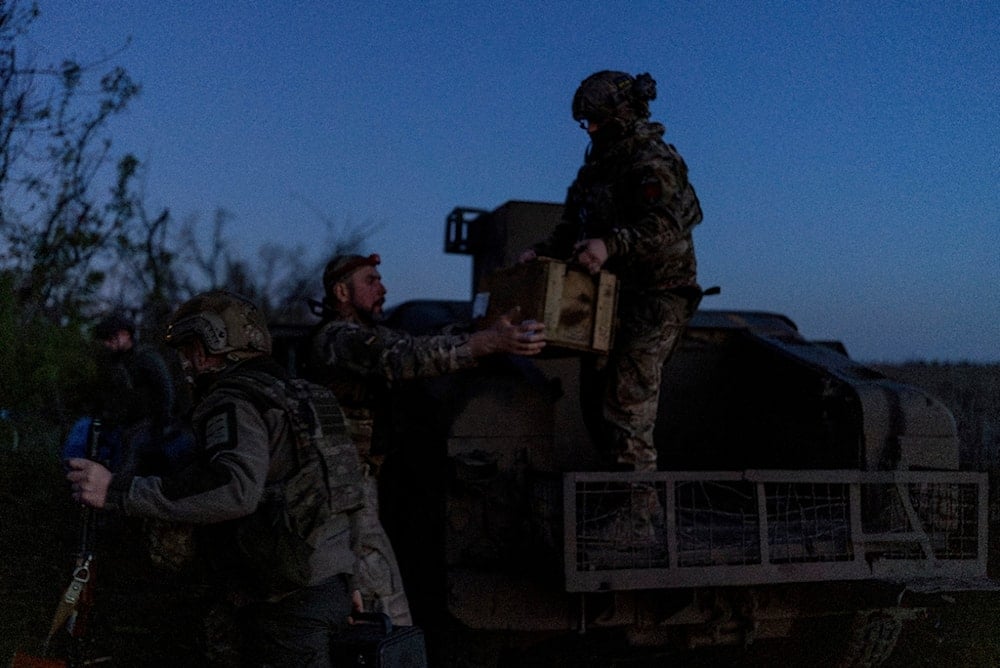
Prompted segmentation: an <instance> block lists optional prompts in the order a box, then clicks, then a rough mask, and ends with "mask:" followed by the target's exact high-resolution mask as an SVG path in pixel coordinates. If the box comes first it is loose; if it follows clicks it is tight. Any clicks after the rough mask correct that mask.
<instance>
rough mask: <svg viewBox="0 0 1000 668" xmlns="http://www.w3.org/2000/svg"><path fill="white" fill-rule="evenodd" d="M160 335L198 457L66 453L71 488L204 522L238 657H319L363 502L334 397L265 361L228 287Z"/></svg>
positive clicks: (344, 605)
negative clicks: (180, 386)
mask: <svg viewBox="0 0 1000 668" xmlns="http://www.w3.org/2000/svg"><path fill="white" fill-rule="evenodd" d="M167 342H168V343H169V344H170V345H171V346H174V347H176V348H177V349H178V350H179V352H180V355H181V359H182V364H183V367H184V370H185V372H186V373H188V374H189V375H190V378H191V380H192V382H193V384H194V390H195V404H196V405H195V410H194V415H193V425H194V429H195V435H196V438H197V448H198V450H197V455H196V457H197V458H196V460H195V462H194V463H192V464H191V465H190V466H188V467H187V468H185V469H183V470H182V471H180V472H178V473H176V474H171V475H169V476H164V477H154V476H149V477H137V476H130V475H125V474H117V475H113V474H112V473H111V472H110V471H108V470H107V469H106V468H104V467H103V466H101V465H100V464H97V463H96V462H92V461H89V460H86V459H71V460H69V466H70V472H69V474H68V476H67V478H68V479H69V481H70V482H71V483H72V490H73V492H72V493H73V498H74V499H75V500H77V501H79V502H81V503H83V504H85V505H88V506H91V507H94V508H103V509H106V510H108V511H114V512H118V513H124V514H125V515H129V516H140V517H152V518H158V519H161V520H168V521H176V522H190V523H194V524H198V525H207V526H205V527H204V528H203V529H202V530H201V533H200V534H199V539H203V540H202V542H200V544H199V548H201V547H203V546H206V547H208V552H209V554H208V559H209V562H210V563H211V564H212V565H213V566H216V567H218V571H219V575H220V576H221V578H222V579H224V581H223V582H221V583H220V584H221V585H222V586H223V587H224V590H225V601H226V602H228V604H229V605H230V606H233V607H235V613H234V614H235V620H236V623H237V626H238V628H239V631H240V634H241V637H240V638H239V639H238V640H237V641H236V645H237V647H238V648H239V653H240V655H241V657H242V664H241V665H261V666H263V665H274V666H293V665H294V666H329V665H330V657H329V637H328V634H329V632H330V630H331V629H335V628H338V627H341V626H342V625H345V624H346V623H347V618H348V615H349V614H350V613H351V611H352V601H351V595H350V593H349V576H350V575H351V574H352V572H353V569H354V562H355V555H354V553H353V551H352V548H351V536H352V530H351V522H352V520H351V516H352V514H353V513H356V512H357V511H358V510H359V509H360V507H361V504H362V501H361V499H362V496H361V490H360V488H359V483H360V467H359V464H358V460H357V455H356V452H355V450H354V448H353V445H352V444H351V443H350V441H349V440H348V439H347V437H346V433H345V432H344V429H343V425H342V423H341V422H340V421H342V419H343V418H342V414H341V413H340V411H339V409H337V405H336V400H335V399H334V398H333V396H332V394H331V393H329V392H328V391H326V390H323V389H322V388H316V389H317V390H318V392H319V393H324V394H326V395H327V397H325V398H324V397H322V396H321V395H320V394H319V393H313V394H307V395H303V390H302V389H301V387H302V386H301V385H298V384H295V383H294V382H293V381H291V379H289V378H288V377H287V375H286V374H285V372H284V370H283V369H282V368H281V366H280V365H278V364H277V363H276V362H275V361H273V360H272V359H271V357H270V352H271V336H270V333H269V331H268V329H267V325H266V323H265V321H264V319H263V316H262V315H261V313H260V312H259V311H258V310H257V308H256V307H255V306H254V305H253V304H252V303H251V302H249V301H248V300H246V299H244V298H243V297H240V296H238V295H235V294H233V293H229V292H225V291H215V292H209V293H204V294H202V295H199V296H197V297H195V298H193V299H191V300H190V301H188V302H186V303H185V304H183V305H182V306H181V307H180V308H179V309H178V310H177V311H176V313H175V314H174V315H173V317H172V319H171V324H170V327H169V330H168V332H167ZM303 425H308V429H306V427H304V426H303ZM306 431H308V434H305V435H304V433H305V432H306ZM338 434H339V438H338ZM321 438H322V439H325V440H322V443H323V444H324V447H319V446H318V445H317V444H318V443H319V442H320V441H319V440H318V439H321Z"/></svg>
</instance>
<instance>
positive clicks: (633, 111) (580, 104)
mask: <svg viewBox="0 0 1000 668" xmlns="http://www.w3.org/2000/svg"><path fill="white" fill-rule="evenodd" d="M655 99H656V80H655V79H653V77H651V76H650V75H649V74H648V73H643V74H637V75H636V76H634V77H633V76H632V75H630V74H626V73H625V72H615V71H612V70H602V71H600V72H595V73H594V74H591V75H590V76H589V77H587V78H586V79H584V80H583V81H582V82H581V83H580V87H579V88H577V89H576V94H575V95H574V96H573V118H574V119H575V120H577V121H580V122H581V123H582V122H584V121H594V122H597V123H607V122H608V121H612V120H616V121H619V122H620V123H622V124H628V123H630V122H632V121H635V120H637V119H644V118H649V103H650V101H651V100H655Z"/></svg>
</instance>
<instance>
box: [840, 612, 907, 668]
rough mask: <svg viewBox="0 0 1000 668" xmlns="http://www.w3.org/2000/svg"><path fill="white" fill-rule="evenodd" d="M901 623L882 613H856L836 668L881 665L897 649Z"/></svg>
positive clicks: (895, 617) (901, 627) (864, 667)
mask: <svg viewBox="0 0 1000 668" xmlns="http://www.w3.org/2000/svg"><path fill="white" fill-rule="evenodd" d="M902 629H903V621H902V620H901V619H900V618H899V617H898V616H896V615H894V614H892V613H891V612H888V611H885V610H876V611H875V612H868V613H858V614H857V615H855V617H854V620H853V622H852V623H851V626H850V629H849V631H848V634H847V638H846V641H847V642H846V644H845V647H844V653H843V655H842V656H841V657H840V660H839V662H838V663H837V668H875V667H877V666H881V665H882V664H883V663H884V662H885V661H886V659H888V658H889V656H890V655H891V654H892V651H893V650H894V649H895V648H896V641H897V640H898V639H899V634H900V631H902Z"/></svg>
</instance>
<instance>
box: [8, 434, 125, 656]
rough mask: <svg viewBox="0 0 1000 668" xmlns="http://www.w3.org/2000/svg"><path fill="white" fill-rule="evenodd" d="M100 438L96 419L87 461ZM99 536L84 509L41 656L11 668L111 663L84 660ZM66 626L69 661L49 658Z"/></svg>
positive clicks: (94, 517)
mask: <svg viewBox="0 0 1000 668" xmlns="http://www.w3.org/2000/svg"><path fill="white" fill-rule="evenodd" d="M100 436H101V421H100V420H99V419H98V418H94V419H93V421H92V422H91V425H90V433H89V435H88V437H87V459H90V460H93V461H97V458H98V440H99V439H100ZM96 534H97V511H96V510H94V509H93V508H91V507H89V506H84V507H83V509H82V510H81V527H80V550H79V552H78V553H77V555H76V564H75V566H74V567H73V574H72V577H71V579H70V582H69V585H68V586H67V587H66V590H65V591H64V592H63V595H62V598H61V599H60V601H59V605H58V606H57V607H56V612H55V615H53V617H52V624H51V626H50V627H49V633H48V635H47V636H45V640H43V641H42V651H41V656H31V655H28V654H22V653H17V654H15V655H14V660H13V661H12V662H11V668H77V667H78V666H85V665H92V664H95V663H103V662H105V661H110V660H111V657H102V658H99V659H93V660H85V659H84V658H83V640H84V636H85V634H86V630H87V621H88V614H89V612H90V608H91V607H92V606H93V603H94V562H95V559H94V544H95V538H96ZM64 626H65V627H66V630H67V632H68V633H69V635H70V637H71V638H73V644H72V645H71V647H70V651H69V654H70V656H69V658H68V660H67V661H63V660H60V659H52V658H46V656H47V655H48V653H49V644H50V643H51V641H52V638H53V637H54V636H55V634H56V632H58V631H59V629H61V628H63V627H64Z"/></svg>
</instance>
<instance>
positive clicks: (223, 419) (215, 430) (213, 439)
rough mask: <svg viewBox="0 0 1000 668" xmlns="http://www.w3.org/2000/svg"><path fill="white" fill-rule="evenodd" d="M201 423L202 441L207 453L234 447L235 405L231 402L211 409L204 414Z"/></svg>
mask: <svg viewBox="0 0 1000 668" xmlns="http://www.w3.org/2000/svg"><path fill="white" fill-rule="evenodd" d="M202 425H203V426H202V438H203V441H202V442H203V443H204V444H205V450H206V451H208V452H209V453H212V452H217V451H219V450H232V449H233V448H235V447H236V407H235V406H233V404H224V405H222V406H219V407H218V408H216V409H215V410H213V411H212V412H211V413H209V414H208V415H207V416H205V420H204V422H202Z"/></svg>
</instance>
